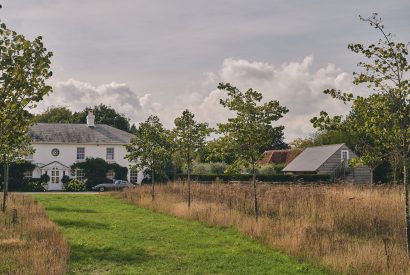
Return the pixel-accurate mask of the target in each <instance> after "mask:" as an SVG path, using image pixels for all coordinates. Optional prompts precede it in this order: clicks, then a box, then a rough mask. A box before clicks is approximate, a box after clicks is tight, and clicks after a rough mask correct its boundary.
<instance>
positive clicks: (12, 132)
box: [0, 23, 52, 211]
mask: <svg viewBox="0 0 410 275" xmlns="http://www.w3.org/2000/svg"><path fill="white" fill-rule="evenodd" d="M51 56H52V53H51V52H49V51H47V49H46V48H44V46H43V42H42V37H41V36H39V37H37V38H35V39H34V40H33V41H30V40H27V39H26V38H25V37H24V36H23V35H21V34H17V33H16V32H15V31H12V30H10V29H8V28H7V27H6V25H5V24H4V23H1V24H0V121H1V123H0V162H1V163H2V164H3V166H4V167H5V170H4V186H3V205H2V210H3V211H5V210H6V202H7V193H8V167H9V165H10V163H12V162H15V161H17V160H19V159H21V158H22V157H24V156H25V155H28V154H30V153H31V149H30V147H29V144H30V138H29V136H28V131H29V127H30V125H31V124H32V120H31V115H30V114H29V112H28V111H27V109H32V108H34V107H35V106H36V103H37V102H39V101H41V100H42V99H43V97H44V96H45V95H46V94H48V93H49V92H51V87H50V86H48V85H46V83H45V82H46V80H47V79H48V78H49V77H51V75H52V73H51V70H50V58H51Z"/></svg>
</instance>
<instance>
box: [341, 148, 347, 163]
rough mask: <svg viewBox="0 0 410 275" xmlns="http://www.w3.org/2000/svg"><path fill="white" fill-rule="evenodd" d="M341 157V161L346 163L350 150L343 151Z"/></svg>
mask: <svg viewBox="0 0 410 275" xmlns="http://www.w3.org/2000/svg"><path fill="white" fill-rule="evenodd" d="M340 156H341V161H345V160H348V159H349V151H348V150H342V151H341V152H340Z"/></svg>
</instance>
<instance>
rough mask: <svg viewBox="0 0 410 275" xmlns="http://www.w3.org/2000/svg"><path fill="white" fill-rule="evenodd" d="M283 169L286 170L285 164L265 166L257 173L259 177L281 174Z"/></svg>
mask: <svg viewBox="0 0 410 275" xmlns="http://www.w3.org/2000/svg"><path fill="white" fill-rule="evenodd" d="M283 168H285V165H284V164H265V165H262V166H261V167H260V168H259V169H258V171H257V173H258V174H259V175H273V174H281V173H282V169H283Z"/></svg>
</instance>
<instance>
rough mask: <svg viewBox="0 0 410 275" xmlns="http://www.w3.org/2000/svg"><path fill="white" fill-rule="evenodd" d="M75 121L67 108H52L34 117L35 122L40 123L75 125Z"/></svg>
mask: <svg viewBox="0 0 410 275" xmlns="http://www.w3.org/2000/svg"><path fill="white" fill-rule="evenodd" d="M73 120H74V117H73V112H71V110H70V109H68V108H67V107H51V108H48V109H47V110H46V111H45V112H43V113H41V114H38V115H35V116H34V121H35V122H40V123H41V122H43V123H73Z"/></svg>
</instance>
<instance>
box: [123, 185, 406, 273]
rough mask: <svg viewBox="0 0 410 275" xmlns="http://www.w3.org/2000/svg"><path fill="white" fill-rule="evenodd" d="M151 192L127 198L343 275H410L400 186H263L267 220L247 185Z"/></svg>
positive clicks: (182, 187) (181, 187)
mask: <svg viewBox="0 0 410 275" xmlns="http://www.w3.org/2000/svg"><path fill="white" fill-rule="evenodd" d="M156 190H157V194H156V200H155V201H154V202H152V201H151V195H150V191H151V189H150V186H142V187H139V188H135V189H133V190H129V191H127V192H126V193H121V195H122V196H123V197H124V198H126V199H127V200H128V201H129V202H130V203H134V204H137V205H140V206H143V207H145V208H147V209H152V210H155V211H158V212H162V213H168V214H172V215H175V216H177V217H181V218H185V219H190V220H197V221H201V222H204V223H207V224H209V225H214V226H220V227H233V228H236V229H237V230H239V231H240V232H242V233H244V234H247V235H249V236H251V237H253V238H255V239H259V240H260V241H262V242H264V243H265V244H267V245H269V246H271V247H273V248H275V249H279V250H281V251H284V252H286V253H288V254H291V255H294V256H297V257H300V258H302V259H306V260H308V261H313V262H316V263H318V264H321V265H324V266H327V267H328V268H329V269H330V270H332V271H334V272H336V273H344V274H409V273H410V261H409V259H408V257H407V254H406V246H405V243H406V242H405V224H404V207H403V205H404V198H403V195H402V189H401V188H400V187H399V186H396V187H393V186H384V187H383V186H382V187H371V186H352V185H338V186H335V185H332V186H325V185H316V186H313V185H267V184H259V186H258V197H259V201H260V210H261V218H260V219H259V221H258V222H255V219H254V217H253V213H254V210H253V204H252V191H251V186H250V185H249V184H192V193H193V204H192V205H191V208H190V209H188V207H187V186H186V185H184V184H183V183H174V184H168V185H162V186H158V187H157V188H156Z"/></svg>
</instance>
